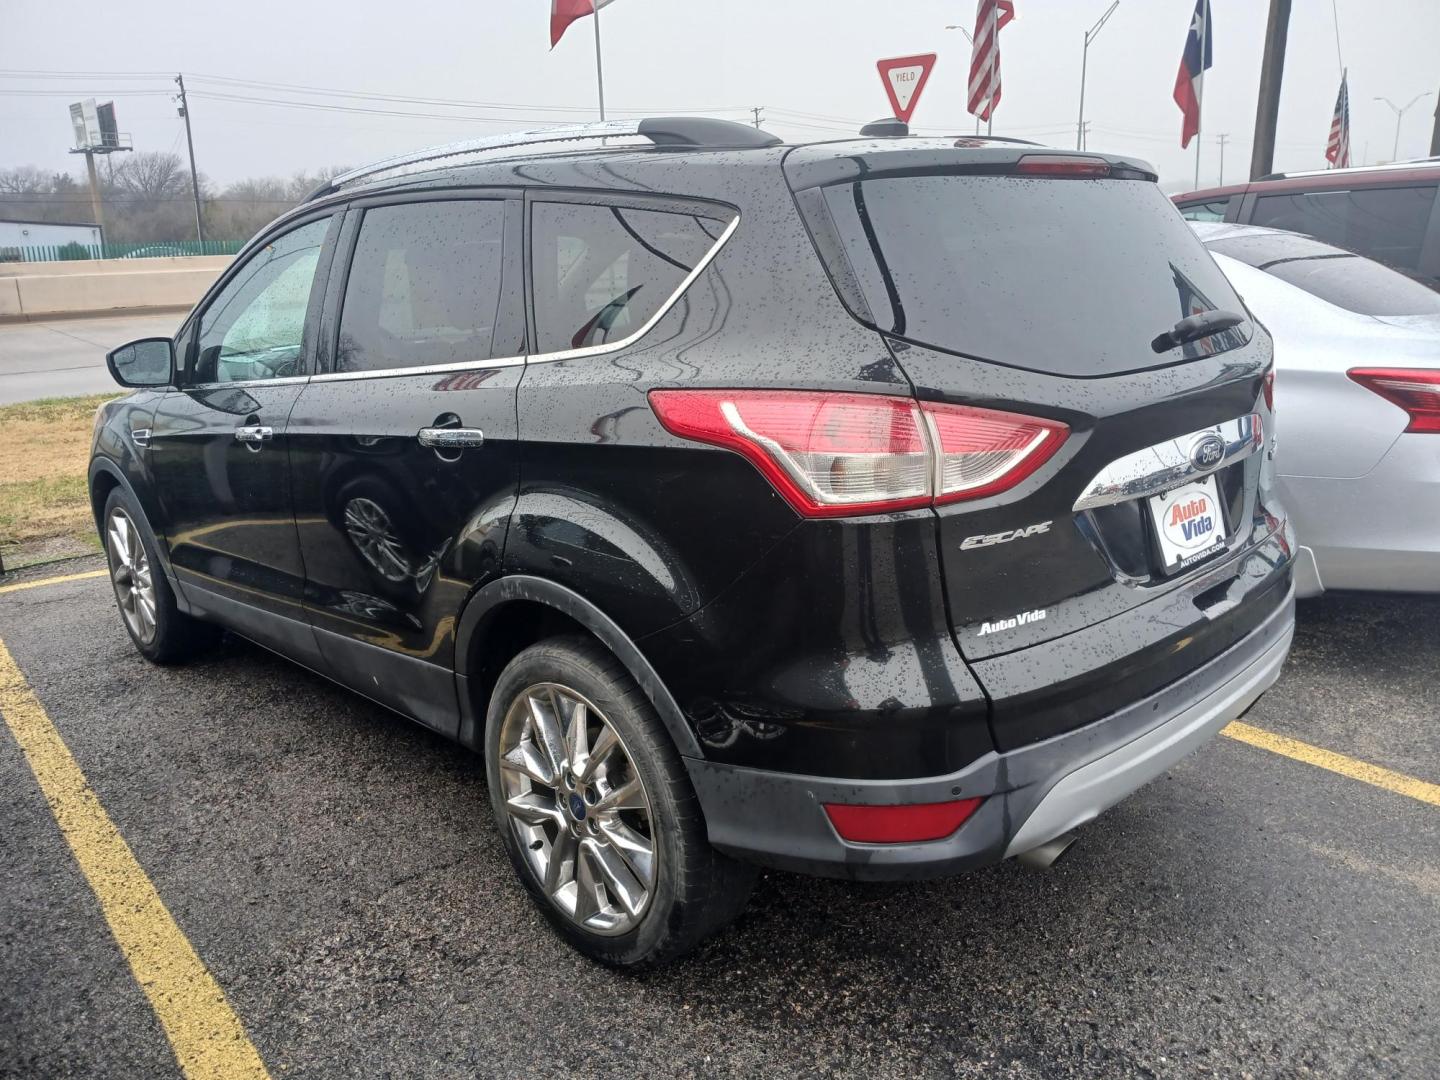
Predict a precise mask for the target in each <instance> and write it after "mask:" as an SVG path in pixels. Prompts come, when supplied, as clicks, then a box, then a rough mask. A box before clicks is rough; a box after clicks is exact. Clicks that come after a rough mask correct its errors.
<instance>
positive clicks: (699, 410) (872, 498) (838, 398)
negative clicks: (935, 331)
mask: <svg viewBox="0 0 1440 1080" xmlns="http://www.w3.org/2000/svg"><path fill="white" fill-rule="evenodd" d="M650 404H651V407H652V408H653V409H654V410H655V415H656V416H658V417H659V418H660V422H661V423H662V424H663V425H664V426H665V428H666V430H667V431H670V432H671V433H673V434H675V435H678V436H680V437H681V438H685V439H693V440H695V441H696V442H703V443H708V444H710V445H711V446H720V447H724V448H726V449H728V450H734V451H735V452H736V453H738V454H741V455H743V456H744V457H745V458H747V459H748V460H749V461H750V462H751V463H752V464H753V465H754V466H755V467H756V468H757V469H759V470H760V472H761V473H762V474H763V475H764V476H765V477H766V479H768V480H769V481H770V483H771V484H772V485H774V487H775V489H776V491H778V492H779V493H780V494H781V495H782V496H784V497H785V499H786V501H788V502H789V503H790V505H791V506H793V507H794V508H795V510H796V511H797V512H798V513H799V514H801V515H802V516H804V517H846V516H851V515H855V514H873V513H887V512H890V511H894V510H906V509H912V508H914V507H919V506H929V505H931V504H932V503H933V502H952V501H955V500H958V499H975V498H981V497H983V496H985V495H993V494H995V493H996V492H999V491H1004V490H1005V489H1007V488H1010V487H1013V486H1014V485H1015V484H1017V483H1019V482H1020V481H1021V480H1023V479H1024V478H1025V477H1026V476H1028V475H1030V473H1032V472H1034V471H1035V469H1037V468H1039V466H1040V465H1041V464H1042V463H1043V462H1044V461H1045V459H1046V458H1048V457H1049V456H1050V455H1051V454H1053V453H1054V452H1055V450H1056V449H1058V448H1059V446H1060V444H1061V443H1062V442H1063V441H1064V438H1065V432H1066V430H1067V429H1066V428H1065V426H1064V425H1063V424H1055V423H1052V422H1051V421H1047V420H1036V419H1034V418H1033V417H1028V416H1018V415H1016V414H1014V413H1005V412H995V411H991V410H987V409H973V408H968V407H965V406H958V405H936V404H931V403H926V404H924V405H921V404H919V403H917V402H915V401H913V400H912V399H910V398H897V397H888V396H884V395H880V394H844V393H833V394H832V393H823V392H811V391H804V390H654V391H651V393H650ZM932 443H933V445H932ZM937 481H938V486H937Z"/></svg>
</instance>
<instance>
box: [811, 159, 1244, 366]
mask: <svg viewBox="0 0 1440 1080" xmlns="http://www.w3.org/2000/svg"><path fill="white" fill-rule="evenodd" d="M824 195H825V206H826V210H827V212H828V216H829V218H830V220H831V223H832V224H833V226H834V229H835V232H836V233H837V234H838V241H839V247H840V250H841V251H843V253H844V254H843V256H842V255H839V254H838V253H835V254H832V255H830V256H829V260H828V261H831V262H832V263H833V262H835V261H836V260H837V259H840V258H843V259H844V260H845V262H846V264H847V265H846V266H843V267H841V266H832V267H831V270H832V273H833V274H835V276H836V277H837V279H845V280H850V279H852V278H853V280H854V281H855V283H856V284H857V285H858V286H859V290H860V293H861V294H862V295H863V298H864V302H865V305H866V306H867V307H868V309H869V310H868V311H864V312H862V311H856V312H855V314H856V315H857V316H858V317H860V318H861V319H862V320H863V321H866V322H869V323H871V324H872V325H874V326H875V327H876V328H877V329H880V330H882V331H885V332H886V333H891V334H895V335H896V336H899V337H903V338H906V339H907V340H911V341H915V342H918V343H920V344H924V345H928V346H933V347H935V348H940V349H945V350H948V351H951V352H956V353H961V354H964V355H966V356H971V357H974V358H976V359H980V360H987V361H990V362H993V363H997V364H1004V365H1007V366H1011V367H1018V368H1026V369H1029V370H1033V371H1044V372H1049V373H1053V374H1057V375H1066V376H1072V377H1082V378H1088V377H1095V376H1104V375H1115V374H1120V373H1123V372H1128V371H1138V370H1142V369H1145V368H1153V367H1161V366H1165V365H1168V364H1173V363H1177V362H1179V361H1182V360H1185V359H1190V358H1194V357H1197V356H1200V355H1202V354H1209V353H1215V352H1220V351H1224V350H1226V349H1230V348H1234V347H1236V346H1237V345H1241V344H1244V343H1245V341H1247V340H1248V339H1249V335H1250V332H1251V330H1250V323H1249V322H1248V320H1247V321H1246V322H1245V323H1242V324H1241V325H1240V326H1239V327H1237V328H1235V329H1234V330H1229V331H1225V332H1222V333H1220V334H1215V335H1212V336H1211V337H1209V338H1204V339H1201V340H1200V341H1198V342H1192V343H1189V344H1187V345H1183V346H1178V347H1175V348H1172V349H1168V350H1165V351H1164V352H1161V353H1159V354H1157V353H1156V352H1155V351H1154V350H1153V349H1152V348H1151V341H1152V340H1153V339H1154V338H1155V337H1156V336H1157V335H1159V334H1161V333H1162V332H1164V331H1166V330H1169V329H1170V328H1171V327H1172V326H1174V324H1175V323H1176V322H1177V321H1179V320H1180V319H1182V318H1185V317H1186V316H1189V315H1193V314H1197V313H1199V312H1203V311H1210V310H1214V309H1217V308H1220V309H1227V310H1231V311H1235V312H1237V313H1240V314H1244V312H1245V308H1244V306H1243V305H1242V304H1241V302H1240V300H1239V298H1238V297H1237V296H1236V295H1235V292H1234V290H1233V289H1231V287H1230V285H1229V283H1228V282H1227V281H1226V279H1225V276H1224V275H1223V274H1222V273H1221V272H1220V269H1219V267H1217V266H1216V265H1215V262H1214V260H1213V259H1211V258H1210V256H1209V254H1208V253H1207V252H1206V251H1205V248H1204V247H1203V246H1202V245H1201V243H1200V241H1199V240H1198V239H1196V237H1195V235H1194V234H1193V233H1192V232H1191V231H1190V228H1189V227H1188V226H1187V225H1186V224H1185V221H1184V219H1182V218H1181V216H1180V214H1179V213H1178V212H1177V211H1176V209H1175V207H1174V205H1173V204H1172V203H1171V202H1170V200H1168V199H1167V198H1166V197H1165V196H1164V195H1162V194H1161V193H1160V191H1159V189H1158V188H1157V187H1156V186H1155V185H1154V184H1153V183H1151V182H1149V181H1144V180H1117V179H1104V180H1098V179H1095V180H1092V179H1071V178H1063V179H1058V178H1055V179H1052V178H1045V179H1040V178H1033V177H1011V176H977V175H973V174H971V175H966V174H939V173H936V174H926V175H919V176H899V177H877V178H875V179H871V180H862V181H859V182H856V183H847V184H838V185H834V186H831V187H828V188H826V189H825V192H824ZM829 246H830V245H828V244H826V243H824V242H822V243H821V244H820V248H821V250H822V253H823V252H824V251H825V250H827V249H828V248H829ZM847 271H849V272H850V273H847ZM844 291H846V290H843V289H842V292H844Z"/></svg>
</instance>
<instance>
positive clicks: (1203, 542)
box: [1148, 476, 1226, 574]
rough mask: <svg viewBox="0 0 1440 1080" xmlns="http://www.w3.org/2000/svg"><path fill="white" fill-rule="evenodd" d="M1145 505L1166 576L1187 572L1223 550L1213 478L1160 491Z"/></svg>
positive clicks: (1221, 516) (1222, 528)
mask: <svg viewBox="0 0 1440 1080" xmlns="http://www.w3.org/2000/svg"><path fill="white" fill-rule="evenodd" d="M1148 502H1149V503H1150V520H1151V521H1153V522H1154V523H1155V538H1156V539H1157V540H1158V541H1159V542H1160V556H1161V562H1162V563H1163V565H1164V570H1165V573H1167V574H1174V573H1177V572H1178V571H1181V570H1186V569H1189V568H1190V567H1192V566H1194V565H1195V564H1196V563H1200V562H1204V561H1205V560H1206V559H1208V558H1210V556H1212V555H1217V554H1219V553H1220V552H1222V551H1224V550H1225V535H1226V533H1225V514H1224V511H1223V510H1222V509H1221V507H1220V494H1219V489H1218V486H1217V485H1216V482H1215V477H1213V476H1207V477H1205V479H1203V480H1197V481H1195V482H1194V483H1191V484H1186V485H1185V486H1184V487H1178V488H1173V489H1171V490H1170V491H1162V492H1161V493H1160V494H1159V495H1152V496H1151V497H1150V499H1149V500H1148Z"/></svg>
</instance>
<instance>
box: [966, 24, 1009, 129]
mask: <svg viewBox="0 0 1440 1080" xmlns="http://www.w3.org/2000/svg"><path fill="white" fill-rule="evenodd" d="M1014 17H1015V4H1014V2H1013V0H980V3H979V4H978V5H977V6H976V8H975V36H974V38H973V39H972V42H973V44H972V46H971V51H970V100H969V103H968V105H967V106H966V107H967V108H968V109H969V111H970V112H971V113H972V114H974V115H975V116H977V117H979V118H980V119H981V120H989V119H990V116H991V114H992V113H994V111H995V106H997V105H999V104H1000V28H1001V27H1003V26H1004V25H1005V24H1006V23H1008V22H1009V21H1010V20H1011V19H1013V18H1014Z"/></svg>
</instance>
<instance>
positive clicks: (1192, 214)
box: [1179, 199, 1230, 221]
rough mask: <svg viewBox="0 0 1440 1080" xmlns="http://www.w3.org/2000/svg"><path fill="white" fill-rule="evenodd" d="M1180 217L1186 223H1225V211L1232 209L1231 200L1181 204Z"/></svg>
mask: <svg viewBox="0 0 1440 1080" xmlns="http://www.w3.org/2000/svg"><path fill="white" fill-rule="evenodd" d="M1179 205H1180V216H1181V217H1183V218H1184V219H1185V220H1186V221H1224V220H1225V211H1226V210H1228V209H1229V208H1230V200H1229V199H1215V200H1213V201H1211V202H1201V203H1181V204H1179Z"/></svg>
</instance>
